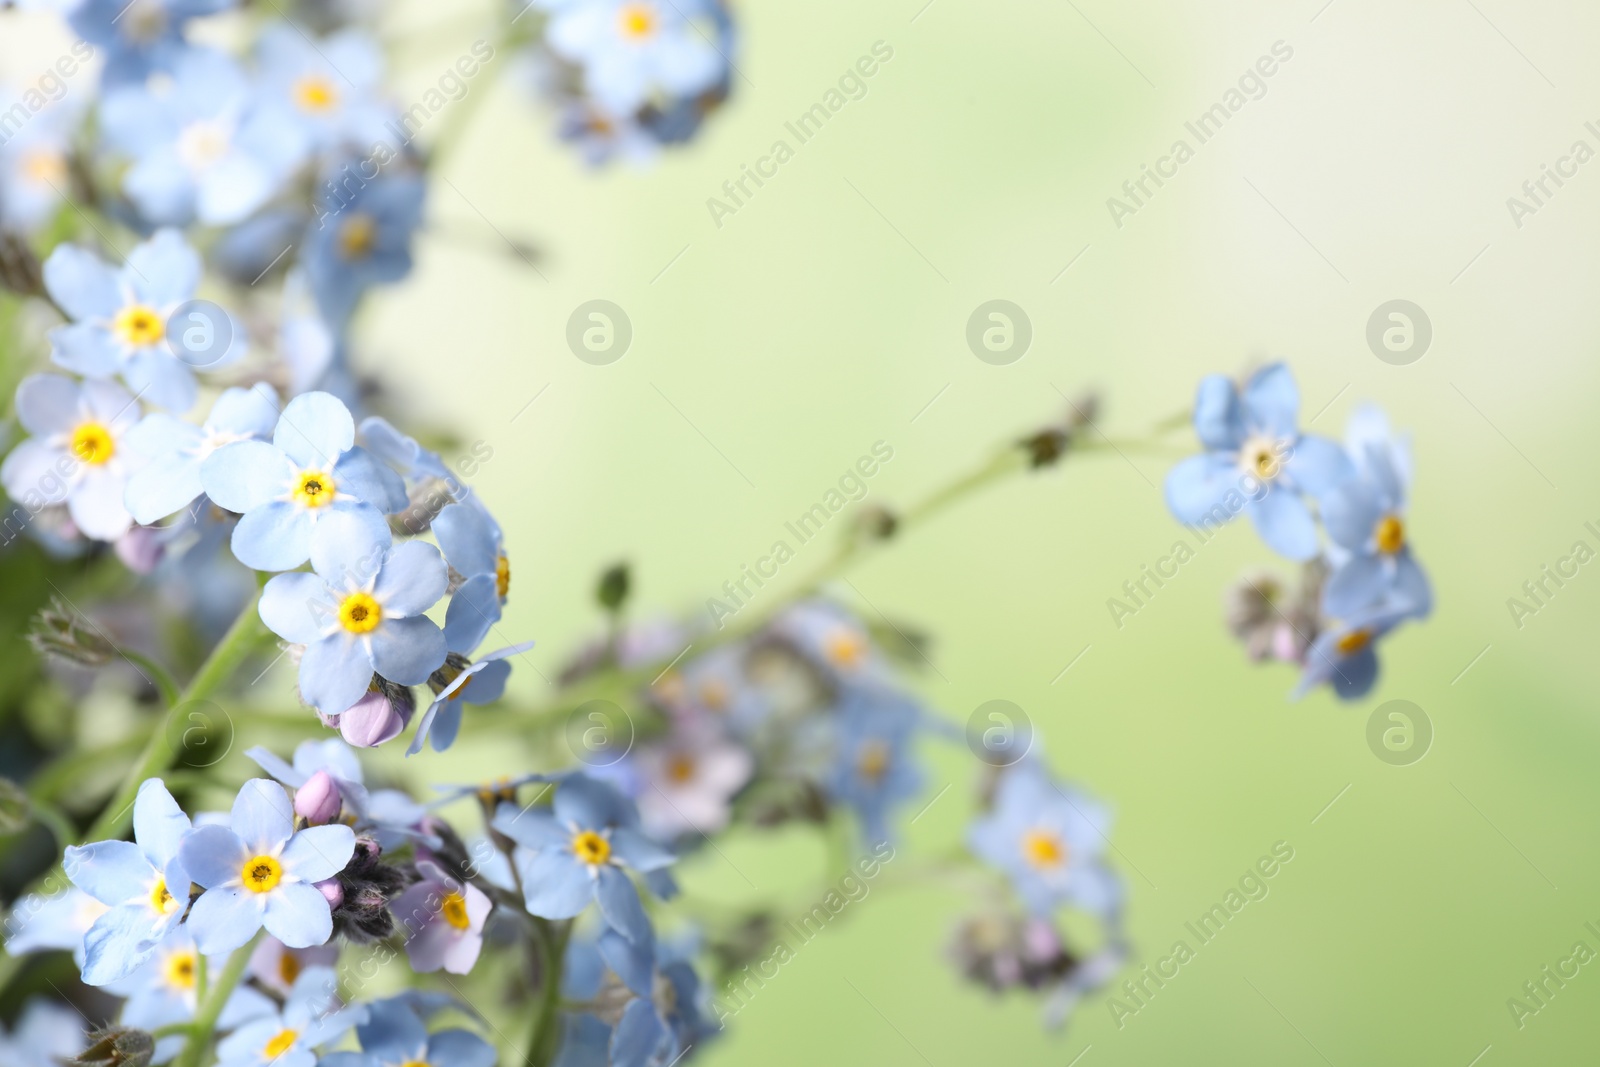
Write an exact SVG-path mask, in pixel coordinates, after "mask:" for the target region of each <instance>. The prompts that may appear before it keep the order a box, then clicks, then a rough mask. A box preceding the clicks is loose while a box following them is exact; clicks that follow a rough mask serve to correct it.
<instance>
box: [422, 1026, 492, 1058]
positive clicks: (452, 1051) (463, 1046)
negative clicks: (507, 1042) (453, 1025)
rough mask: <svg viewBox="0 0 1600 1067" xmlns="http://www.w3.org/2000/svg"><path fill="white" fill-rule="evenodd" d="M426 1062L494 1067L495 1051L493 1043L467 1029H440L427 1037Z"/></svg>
mask: <svg viewBox="0 0 1600 1067" xmlns="http://www.w3.org/2000/svg"><path fill="white" fill-rule="evenodd" d="M427 1062H428V1063H437V1064H439V1065H440V1067H443V1065H444V1064H449V1065H450V1067H494V1064H495V1051H494V1046H493V1045H490V1044H489V1043H488V1042H487V1041H485V1040H484V1039H483V1038H481V1037H479V1036H478V1035H477V1034H474V1033H471V1032H469V1031H467V1030H441V1031H439V1032H438V1033H437V1034H434V1035H433V1036H432V1037H431V1038H429V1039H428V1055H427Z"/></svg>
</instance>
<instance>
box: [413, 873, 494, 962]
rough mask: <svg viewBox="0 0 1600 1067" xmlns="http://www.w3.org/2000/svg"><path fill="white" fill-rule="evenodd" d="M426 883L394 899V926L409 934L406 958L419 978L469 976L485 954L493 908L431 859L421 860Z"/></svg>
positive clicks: (472, 886)
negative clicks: (441, 974)
mask: <svg viewBox="0 0 1600 1067" xmlns="http://www.w3.org/2000/svg"><path fill="white" fill-rule="evenodd" d="M417 873H418V874H420V875H421V876H422V880H421V881H419V882H417V883H416V884H414V885H412V886H411V887H410V888H408V889H407V890H406V891H405V892H404V893H401V894H400V896H399V897H397V898H396V899H395V902H394V905H393V910H394V915H395V921H396V922H398V923H399V924H400V925H401V926H402V927H404V928H405V931H406V956H407V958H408V959H410V961H411V967H412V969H413V970H415V971H417V972H418V973H419V974H421V973H426V972H429V971H437V970H439V969H440V968H443V969H444V970H446V971H449V972H450V973H451V974H467V973H468V972H470V971H471V970H472V965H473V964H474V963H477V962H478V953H479V952H480V951H481V950H482V949H483V924H484V921H485V920H486V919H488V918H489V911H490V909H491V908H492V907H493V905H492V904H491V903H490V902H489V898H488V897H487V896H485V895H484V893H483V890H481V889H479V888H478V887H477V886H475V885H472V884H470V883H466V882H459V881H457V880H456V879H454V878H452V877H451V876H450V875H449V874H447V873H445V871H444V869H443V868H441V867H440V866H439V865H438V864H436V863H434V862H432V861H431V860H419V861H418V862H417Z"/></svg>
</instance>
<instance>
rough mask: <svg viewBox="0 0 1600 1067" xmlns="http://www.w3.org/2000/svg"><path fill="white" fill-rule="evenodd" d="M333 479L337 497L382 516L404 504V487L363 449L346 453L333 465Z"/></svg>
mask: <svg viewBox="0 0 1600 1067" xmlns="http://www.w3.org/2000/svg"><path fill="white" fill-rule="evenodd" d="M333 477H334V480H335V481H336V482H338V484H339V492H340V493H341V494H348V495H349V496H351V497H354V498H355V499H357V500H361V501H365V502H366V503H368V504H371V505H372V506H373V507H375V508H377V509H378V510H379V511H381V512H383V513H384V514H386V515H388V514H393V513H394V512H397V511H400V510H401V509H403V508H404V507H405V506H406V504H407V500H406V483H405V482H404V481H402V480H401V479H400V476H399V475H398V474H396V473H395V472H394V471H392V470H390V469H389V468H388V467H387V466H385V465H384V464H382V463H380V462H378V460H377V459H376V458H375V457H374V456H373V455H372V454H371V453H369V452H367V451H365V450H364V449H360V448H352V449H351V450H350V451H348V452H346V453H345V454H344V455H343V456H342V457H341V458H340V459H339V462H338V463H336V464H335V465H334V468H333Z"/></svg>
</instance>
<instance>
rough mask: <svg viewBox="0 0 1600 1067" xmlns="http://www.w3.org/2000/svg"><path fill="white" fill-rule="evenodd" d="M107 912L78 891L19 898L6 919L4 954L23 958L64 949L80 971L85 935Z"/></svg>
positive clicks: (100, 904) (93, 900) (29, 895)
mask: <svg viewBox="0 0 1600 1067" xmlns="http://www.w3.org/2000/svg"><path fill="white" fill-rule="evenodd" d="M108 910H109V909H108V908H107V907H106V906H105V905H104V904H102V903H100V902H99V901H98V900H96V899H95V898H94V897H91V896H90V895H89V894H88V893H85V892H84V891H83V890H81V889H78V888H77V887H73V888H71V889H68V890H67V891H66V892H64V893H56V894H55V895H53V896H48V897H41V896H37V895H35V894H32V893H30V894H28V895H27V896H24V897H21V898H19V899H18V900H17V902H16V903H15V904H13V905H12V906H11V914H10V915H9V916H7V917H6V921H5V924H4V925H5V929H6V935H7V936H6V942H5V944H6V952H7V953H8V954H9V955H12V956H25V955H27V954H28V953H30V952H48V951H50V950H52V949H64V950H66V951H68V952H71V953H72V955H73V958H74V959H76V960H77V963H78V969H79V970H82V969H83V938H84V935H85V934H87V933H88V932H89V928H90V927H91V926H93V925H94V924H95V920H96V919H98V918H100V916H102V915H104V914H105V913H106V912H107V911H108Z"/></svg>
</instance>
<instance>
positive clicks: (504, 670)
mask: <svg viewBox="0 0 1600 1067" xmlns="http://www.w3.org/2000/svg"><path fill="white" fill-rule="evenodd" d="M474 666H476V667H477V668H478V670H476V671H474V672H473V674H472V688H471V689H470V690H468V691H467V693H466V695H465V696H464V697H463V699H462V703H465V704H493V703H494V702H495V701H496V700H499V699H500V698H501V697H502V696H504V695H505V691H506V680H507V679H508V678H510V677H511V664H509V663H506V662H503V661H497V662H491V663H477V664H474Z"/></svg>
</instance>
